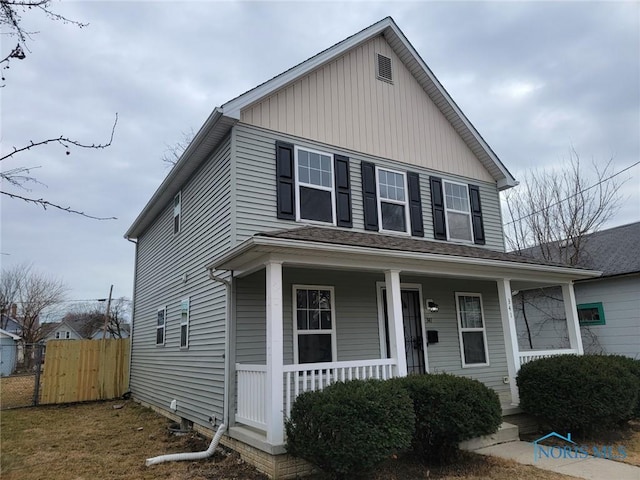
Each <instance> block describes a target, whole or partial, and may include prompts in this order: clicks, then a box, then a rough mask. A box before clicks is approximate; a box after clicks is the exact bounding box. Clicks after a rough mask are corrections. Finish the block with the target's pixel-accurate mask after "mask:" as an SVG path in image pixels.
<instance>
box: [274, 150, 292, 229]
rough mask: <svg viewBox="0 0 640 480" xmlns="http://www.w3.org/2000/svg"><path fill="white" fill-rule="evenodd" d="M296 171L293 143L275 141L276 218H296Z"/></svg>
mask: <svg viewBox="0 0 640 480" xmlns="http://www.w3.org/2000/svg"><path fill="white" fill-rule="evenodd" d="M295 175H296V172H295V165H294V161H293V145H292V144H290V143H285V142H280V141H277V142H276V182H277V197H278V218H281V219H283V220H295V219H296V210H295V208H296V207H295V205H296V177H295Z"/></svg>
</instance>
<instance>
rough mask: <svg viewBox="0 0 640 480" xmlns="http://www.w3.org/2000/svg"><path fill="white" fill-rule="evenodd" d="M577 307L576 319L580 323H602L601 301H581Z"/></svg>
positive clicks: (585, 324) (603, 322) (587, 324)
mask: <svg viewBox="0 0 640 480" xmlns="http://www.w3.org/2000/svg"><path fill="white" fill-rule="evenodd" d="M577 307H578V320H579V322H580V325H584V326H589V325H604V324H605V320H604V308H602V303H601V302H596V303H582V304H580V305H578V306H577Z"/></svg>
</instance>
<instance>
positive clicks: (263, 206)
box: [233, 123, 504, 251]
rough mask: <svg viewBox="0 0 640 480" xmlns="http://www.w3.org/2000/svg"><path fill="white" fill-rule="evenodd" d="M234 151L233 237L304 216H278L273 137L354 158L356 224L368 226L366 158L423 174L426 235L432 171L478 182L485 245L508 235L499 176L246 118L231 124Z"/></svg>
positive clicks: (428, 235)
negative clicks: (450, 170)
mask: <svg viewBox="0 0 640 480" xmlns="http://www.w3.org/2000/svg"><path fill="white" fill-rule="evenodd" d="M233 135H234V144H235V152H236V157H235V158H236V162H235V165H234V167H235V183H234V187H235V188H234V195H235V206H236V207H235V208H236V215H235V217H234V222H235V223H234V229H233V231H234V232H235V233H234V241H236V242H237V243H240V242H242V241H244V240H246V239H247V238H249V237H251V236H253V235H254V234H256V233H259V232H265V231H273V230H279V229H290V228H296V227H300V226H302V225H303V223H301V222H295V221H288V220H280V219H278V218H277V213H276V165H275V142H276V140H283V141H287V142H290V143H293V144H295V145H297V146H301V147H306V148H311V149H314V150H319V151H323V152H327V153H334V154H335V153H339V154H342V155H346V156H347V157H349V159H350V175H351V206H352V215H353V230H355V231H363V232H364V231H365V230H364V214H363V207H362V180H361V172H360V164H361V162H363V161H366V162H373V163H375V164H376V165H379V166H383V167H387V168H391V169H395V170H399V171H414V172H417V173H419V174H420V190H421V191H420V194H421V198H422V218H423V223H424V229H425V237H424V238H425V239H426V240H433V218H432V213H431V191H430V186H429V176H430V175H434V176H438V177H441V178H443V179H445V180H451V181H456V182H461V183H467V184H469V183H471V184H475V185H478V186H479V187H480V197H481V203H482V214H483V222H484V230H485V237H486V244H485V247H487V248H490V249H492V250H498V251H503V250H504V239H503V232H502V217H501V212H500V198H499V194H498V189H497V186H496V183H495V182H483V181H479V180H477V179H472V178H467V177H459V176H454V175H446V174H443V173H442V172H439V171H435V170H430V169H426V168H422V167H418V166H416V165H408V164H406V163H402V162H398V161H394V160H388V159H385V158H379V157H373V156H371V155H366V154H363V153H360V152H354V151H349V150H345V149H340V148H337V147H335V146H332V145H327V144H324V143H319V142H314V141H312V140H308V139H302V138H298V137H294V136H291V135H287V134H283V133H279V132H274V131H271V130H266V129H264V128H258V127H254V126H251V125H247V124H242V123H240V124H238V125H236V126H235V127H234V129H233Z"/></svg>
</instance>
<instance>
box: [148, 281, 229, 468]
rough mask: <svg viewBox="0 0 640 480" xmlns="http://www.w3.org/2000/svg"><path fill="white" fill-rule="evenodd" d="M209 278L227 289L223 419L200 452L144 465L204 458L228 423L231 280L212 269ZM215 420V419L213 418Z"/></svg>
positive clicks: (170, 457)
mask: <svg viewBox="0 0 640 480" xmlns="http://www.w3.org/2000/svg"><path fill="white" fill-rule="evenodd" d="M209 278H211V280H213V281H215V282H219V283H222V284H224V286H225V289H226V291H227V295H226V305H225V307H226V308H225V329H224V332H225V333H224V335H225V342H224V344H225V352H224V372H225V373H224V374H225V382H224V402H223V413H222V415H223V419H222V425H220V427H219V428H218V431H217V432H216V434H215V435H214V436H213V439H212V440H211V444H209V448H207V449H206V450H204V451H202V452H189V453H173V454H169V455H160V456H158V457H153V458H147V461H146V462H145V465H146V466H147V467H149V466H151V465H156V464H158V463H163V462H179V461H183V460H203V459H205V458H208V457H210V456H211V455H213V452H214V451H215V449H216V447H217V446H218V443H219V442H220V439H221V438H222V435H223V434H224V432H225V431H226V430H227V425H228V424H229V324H230V323H231V322H230V311H231V282H230V281H229V280H226V279H224V278H221V277H216V276H215V275H214V274H213V271H212V270H209ZM213 421H214V422H215V419H214V420H213Z"/></svg>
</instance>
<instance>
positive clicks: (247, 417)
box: [236, 363, 267, 430]
mask: <svg viewBox="0 0 640 480" xmlns="http://www.w3.org/2000/svg"><path fill="white" fill-rule="evenodd" d="M236 372H237V374H238V388H237V405H238V406H237V411H236V422H239V423H243V424H245V425H249V426H251V427H255V428H258V429H260V430H266V428H267V413H266V410H265V399H266V392H267V390H266V386H267V366H266V365H243V364H240V363H236Z"/></svg>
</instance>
